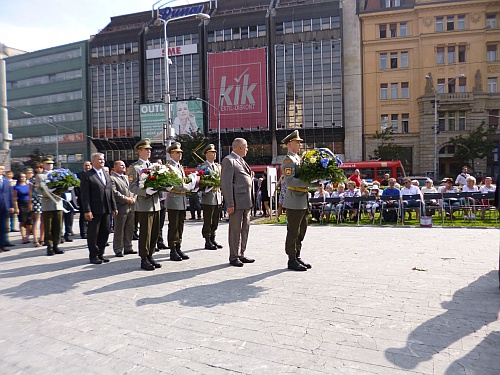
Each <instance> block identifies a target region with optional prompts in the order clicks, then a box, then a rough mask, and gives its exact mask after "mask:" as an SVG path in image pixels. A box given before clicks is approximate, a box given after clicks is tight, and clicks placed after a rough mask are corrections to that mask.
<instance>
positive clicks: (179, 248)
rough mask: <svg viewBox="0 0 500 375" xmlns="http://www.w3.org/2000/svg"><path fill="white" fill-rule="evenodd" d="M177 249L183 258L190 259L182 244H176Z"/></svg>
mask: <svg viewBox="0 0 500 375" xmlns="http://www.w3.org/2000/svg"><path fill="white" fill-rule="evenodd" d="M175 251H177V254H179V256H180V257H181V258H182V260H187V259H189V256H188V255H186V254H184V253H183V252H182V250H181V244H180V243H178V244H175Z"/></svg>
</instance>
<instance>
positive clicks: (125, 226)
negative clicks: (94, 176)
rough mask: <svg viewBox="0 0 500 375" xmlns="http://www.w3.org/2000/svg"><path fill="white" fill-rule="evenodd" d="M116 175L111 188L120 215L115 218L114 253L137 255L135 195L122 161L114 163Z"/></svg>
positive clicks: (112, 178)
mask: <svg viewBox="0 0 500 375" xmlns="http://www.w3.org/2000/svg"><path fill="white" fill-rule="evenodd" d="M114 170H115V173H114V174H113V175H112V176H111V186H112V189H113V195H114V197H115V201H116V208H117V210H118V214H117V215H116V217H115V234H114V236H113V251H114V252H115V255H116V256H117V257H123V256H124V255H129V254H137V251H134V249H133V246H132V235H133V233H134V219H135V209H134V207H135V194H134V193H132V192H131V191H130V182H129V180H128V178H127V176H126V175H125V170H126V166H125V163H124V162H123V161H122V160H117V161H115V163H114Z"/></svg>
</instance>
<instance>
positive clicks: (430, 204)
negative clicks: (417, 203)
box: [420, 178, 439, 216]
mask: <svg viewBox="0 0 500 375" xmlns="http://www.w3.org/2000/svg"><path fill="white" fill-rule="evenodd" d="M420 191H421V192H422V194H423V196H424V202H425V214H426V215H427V216H432V215H434V214H435V213H436V208H437V206H439V204H438V202H437V200H435V199H430V200H429V199H427V200H426V199H425V194H429V193H437V190H436V188H435V187H434V184H433V182H432V180H431V179H430V178H428V179H427V180H425V186H423V187H422V189H420Z"/></svg>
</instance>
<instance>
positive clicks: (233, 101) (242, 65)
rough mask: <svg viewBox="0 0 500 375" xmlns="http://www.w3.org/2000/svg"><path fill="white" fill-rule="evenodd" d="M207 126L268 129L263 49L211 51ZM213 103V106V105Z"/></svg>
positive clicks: (265, 70)
mask: <svg viewBox="0 0 500 375" xmlns="http://www.w3.org/2000/svg"><path fill="white" fill-rule="evenodd" d="M208 68H209V82H210V104H211V106H210V109H211V110H210V128H211V129H217V126H218V115H219V113H218V111H216V110H214V107H215V108H217V109H218V110H220V123H221V125H220V126H221V128H222V129H240V128H256V127H259V128H261V129H267V128H268V111H267V74H266V72H267V69H266V49H265V48H255V49H248V50H241V51H231V52H222V53H211V54H209V55H208ZM212 106H213V107H212Z"/></svg>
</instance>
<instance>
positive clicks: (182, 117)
mask: <svg viewBox="0 0 500 375" xmlns="http://www.w3.org/2000/svg"><path fill="white" fill-rule="evenodd" d="M140 120H141V138H149V139H151V141H152V143H163V140H164V139H165V138H164V135H163V132H164V125H165V105H164V104H163V103H148V104H141V105H140ZM170 122H171V124H172V129H173V130H174V132H175V133H174V137H175V136H177V135H179V134H189V133H192V132H197V131H199V132H202V133H203V107H202V102H201V101H200V100H182V101H176V102H172V103H170Z"/></svg>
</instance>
